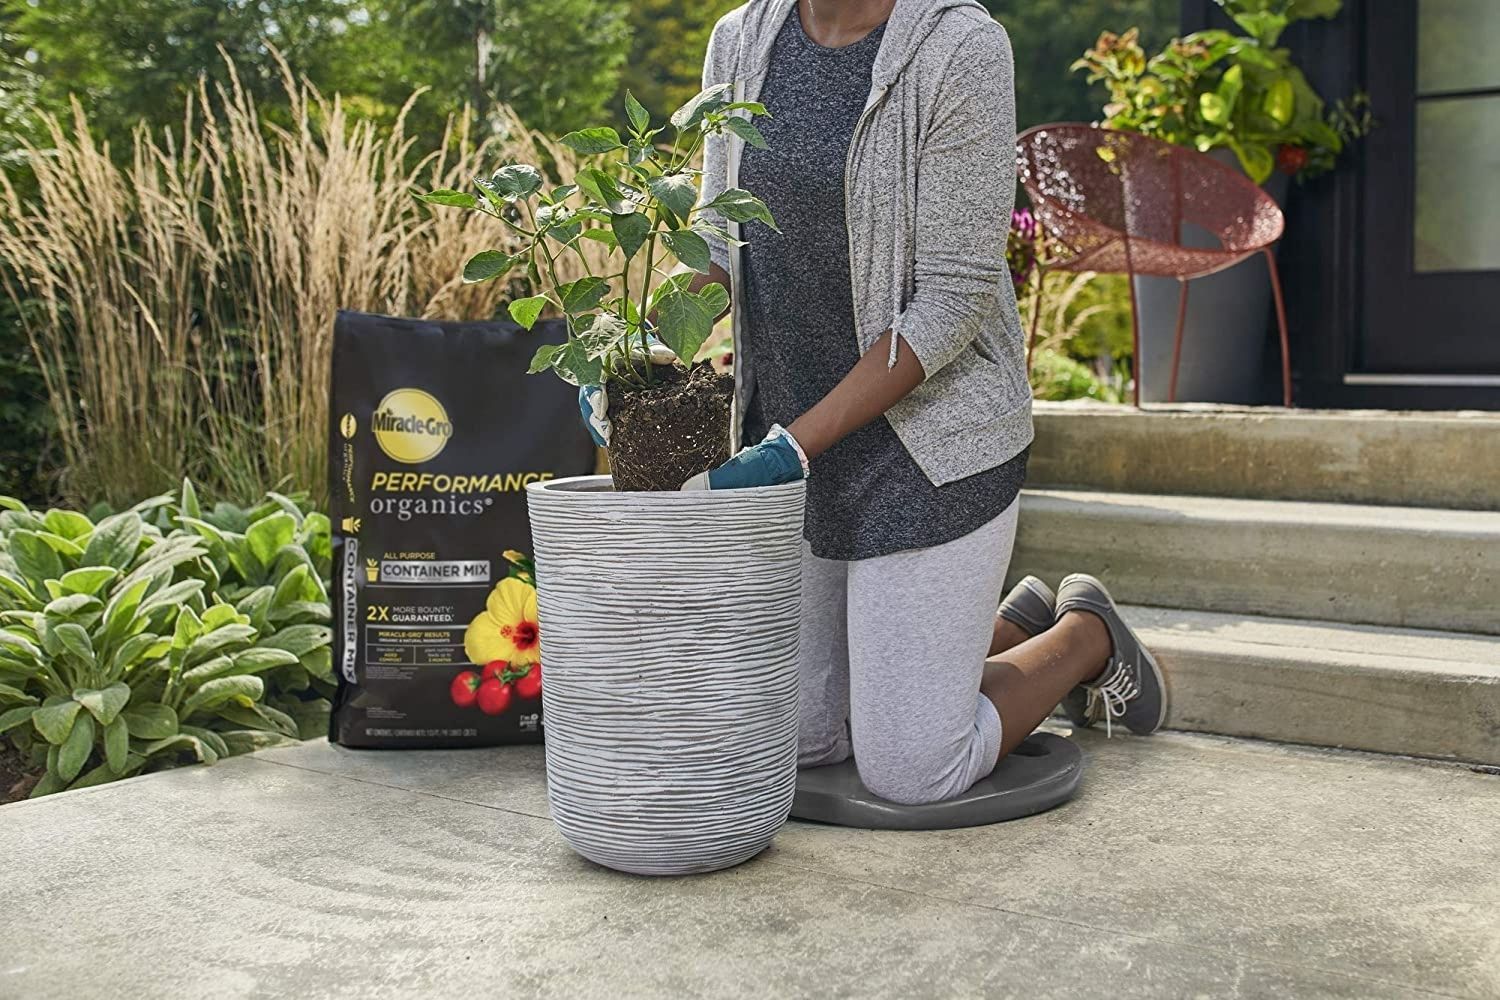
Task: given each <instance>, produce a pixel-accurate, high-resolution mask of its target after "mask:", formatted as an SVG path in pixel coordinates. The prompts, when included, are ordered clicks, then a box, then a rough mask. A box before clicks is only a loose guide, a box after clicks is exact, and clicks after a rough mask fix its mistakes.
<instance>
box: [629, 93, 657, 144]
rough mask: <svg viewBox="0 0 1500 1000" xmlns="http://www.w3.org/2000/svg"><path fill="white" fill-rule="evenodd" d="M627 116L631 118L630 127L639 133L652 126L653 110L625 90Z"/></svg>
mask: <svg viewBox="0 0 1500 1000" xmlns="http://www.w3.org/2000/svg"><path fill="white" fill-rule="evenodd" d="M625 117H627V118H629V119H630V127H631V128H632V129H633V130H634V131H635V133H636V134H637V135H639V134H641V133H642V132H644V131H646V130H647V129H648V128H650V127H651V112H649V111H647V110H646V107H645V105H643V104H641V102H640V101H638V100H636V99H635V95H634V94H632V93H631V92H630V91H628V90H627V91H625Z"/></svg>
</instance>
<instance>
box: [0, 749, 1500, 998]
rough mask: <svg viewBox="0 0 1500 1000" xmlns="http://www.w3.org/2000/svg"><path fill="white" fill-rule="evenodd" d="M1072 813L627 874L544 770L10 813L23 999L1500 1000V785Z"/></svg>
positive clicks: (186, 778)
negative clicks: (860, 999)
mask: <svg viewBox="0 0 1500 1000" xmlns="http://www.w3.org/2000/svg"><path fill="white" fill-rule="evenodd" d="M1080 739H1081V741H1082V743H1083V744H1084V749H1085V752H1086V753H1087V755H1088V757H1089V760H1090V771H1089V773H1088V776H1087V777H1086V779H1085V787H1084V789H1083V791H1082V792H1081V793H1080V795H1079V797H1078V798H1077V799H1075V800H1074V801H1073V802H1072V803H1070V804H1068V805H1066V806H1064V807H1062V808H1060V809H1058V810H1055V811H1053V812H1051V813H1047V814H1045V815H1043V816H1039V817H1034V818H1032V819H1028V820H1023V821H1020V822H1017V823H1012V824H1007V825H1002V826H997V827H991V828H982V829H971V830H952V831H943V832H939V833H895V832H872V831H858V830H844V829H838V828H833V827H820V826H813V825H807V824H799V823H793V824H791V825H789V826H788V827H787V829H786V830H785V831H784V832H783V833H782V835H781V836H779V837H778V838H777V840H776V843H775V844H774V845H773V847H772V848H771V849H770V850H769V851H767V852H766V853H765V854H763V855H762V856H761V857H760V858H757V859H756V860H754V861H752V862H750V863H749V864H747V865H744V866H742V867H740V868H738V869H735V870H733V871H729V872H725V873H720V874H717V875H708V876H700V877H695V878H687V879H674V880H649V879H642V878H636V877H631V876H624V875H618V874H615V873H612V872H608V871H605V870H603V869H600V868H597V867H595V866H593V865H590V864H589V863H588V862H585V861H583V860H582V859H580V858H578V857H577V856H576V855H574V854H572V852H570V851H569V850H568V849H567V847H566V846H565V845H564V844H563V843H562V841H561V840H560V838H559V837H558V836H557V834H556V832H555V831H554V829H553V827H552V825H551V823H550V822H549V821H548V820H546V819H545V818H544V817H545V793H544V778H543V772H542V757H541V754H540V752H539V751H537V750H536V749H534V748H516V749H502V750H487V751H465V752H458V751H453V752H432V753H400V754H397V753H378V752H368V751H365V752H361V751H349V750H344V749H342V748H338V747H329V746H327V745H326V744H322V743H314V744H307V745H304V746H301V747H298V748H293V749H288V750H280V751H270V752H266V753H262V754H258V755H255V756H253V757H244V758H236V759H234V760H230V761H226V762H224V763H221V764H219V765H216V766H214V767H212V768H201V767H200V768H190V769H184V770H179V771H175V772H170V773H166V774H159V775H152V776H149V777H146V778H141V779H136V780H132V781H127V782H122V783H119V784H116V785H110V786H104V787H101V788H97V789H90V790H87V791H82V792H70V793H64V794H62V795H59V796H54V797H52V798H49V799H42V800H37V801H32V802H24V803H19V804H16V805H11V806H6V807H3V808H0V857H4V858H6V859H7V873H6V875H5V878H4V882H3V886H0V911H3V912H4V913H5V914H6V916H7V922H6V923H7V925H6V931H5V935H4V946H3V948H0V997H27V998H34V1000H48V998H54V997H55V998H64V997H66V998H78V997H115V996H120V997H126V996H152V997H161V998H176V997H183V998H188V997H193V998H196V997H204V996H213V997H225V998H238V997H245V998H250V997H281V996H296V997H298V998H313V997H361V998H367V997H388V996H400V997H406V996H422V997H473V996H507V997H517V996H534V995H549V996H566V997H592V996H606V997H610V998H618V997H635V996H653V997H654V996H674V997H675V996H755V997H785V996H817V997H825V996H871V995H879V996H913V997H922V996H932V997H949V996H997V997H1004V996H1017V997H1054V996H1056V997H1080V996H1104V995H1107V996H1112V997H1178V996H1207V997H1287V996H1295V997H1359V998H1372V997H1416V996H1456V997H1476V998H1479V997H1493V996H1495V995H1496V994H1497V993H1500V776H1496V775H1493V774H1488V773H1478V772H1475V771H1472V770H1469V769H1467V768H1464V767H1461V766H1456V765H1439V764H1431V763H1423V762H1416V761H1409V760H1404V759H1396V758H1381V757H1374V756H1366V755H1359V754H1351V753H1341V752H1336V751H1313V750H1304V749H1297V748H1289V747H1280V746H1274V745H1269V744H1256V743H1247V742H1236V741H1232V740H1226V739H1221V738H1217V737H1205V736H1188V735H1181V734H1166V735H1162V736H1158V737H1155V738H1153V739H1150V740H1143V739H1130V738H1117V739H1114V740H1111V741H1108V742H1106V741H1105V740H1104V739H1103V738H1102V736H1099V735H1097V734H1093V733H1088V734H1083V735H1082V736H1081V737H1080Z"/></svg>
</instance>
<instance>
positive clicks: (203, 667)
mask: <svg viewBox="0 0 1500 1000" xmlns="http://www.w3.org/2000/svg"><path fill="white" fill-rule="evenodd" d="M233 672H234V661H233V660H231V659H230V658H229V657H227V656H215V657H212V658H211V659H207V660H204V661H203V662H202V663H200V664H198V665H197V666H196V667H194V668H192V669H191V670H186V671H183V674H182V683H183V684H185V685H187V686H189V687H192V686H194V685H197V684H202V683H203V682H204V681H210V680H213V679H214V678H215V677H220V676H223V675H224V674H228V673H233Z"/></svg>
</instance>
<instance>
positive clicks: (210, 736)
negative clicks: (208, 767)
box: [182, 726, 230, 764]
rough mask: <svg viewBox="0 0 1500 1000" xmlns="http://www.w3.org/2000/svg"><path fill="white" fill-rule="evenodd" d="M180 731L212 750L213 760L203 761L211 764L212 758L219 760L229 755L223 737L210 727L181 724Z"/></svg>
mask: <svg viewBox="0 0 1500 1000" xmlns="http://www.w3.org/2000/svg"><path fill="white" fill-rule="evenodd" d="M182 731H183V732H184V733H186V734H187V735H189V736H191V737H193V738H194V739H196V740H198V741H199V742H200V743H202V744H203V745H204V746H206V747H208V748H209V749H210V750H212V751H213V760H208V761H205V763H208V764H212V763H213V762H214V760H220V759H223V758H224V757H228V756H229V755H230V749H229V746H228V744H226V743H225V742H224V738H223V737H222V736H220V735H219V734H218V733H216V732H214V731H213V730H212V729H204V728H202V727H200V726H183V727H182Z"/></svg>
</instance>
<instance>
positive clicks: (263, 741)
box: [219, 729, 297, 754]
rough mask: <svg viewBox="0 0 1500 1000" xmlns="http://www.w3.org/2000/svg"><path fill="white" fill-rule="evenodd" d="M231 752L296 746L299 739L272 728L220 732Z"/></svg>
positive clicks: (237, 752) (248, 751)
mask: <svg viewBox="0 0 1500 1000" xmlns="http://www.w3.org/2000/svg"><path fill="white" fill-rule="evenodd" d="M219 735H220V736H221V737H222V738H223V740H224V745H225V746H226V747H227V748H228V749H229V753H230V754H241V753H252V752H254V751H256V750H271V749H274V748H275V747H294V746H296V745H297V740H296V739H294V738H293V737H291V736H288V735H286V734H285V733H279V732H275V731H272V730H265V729H260V730H255V729H235V730H231V731H230V732H227V733H220V734H219Z"/></svg>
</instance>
